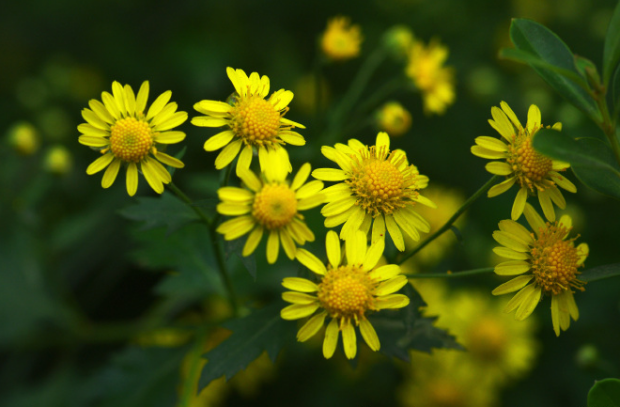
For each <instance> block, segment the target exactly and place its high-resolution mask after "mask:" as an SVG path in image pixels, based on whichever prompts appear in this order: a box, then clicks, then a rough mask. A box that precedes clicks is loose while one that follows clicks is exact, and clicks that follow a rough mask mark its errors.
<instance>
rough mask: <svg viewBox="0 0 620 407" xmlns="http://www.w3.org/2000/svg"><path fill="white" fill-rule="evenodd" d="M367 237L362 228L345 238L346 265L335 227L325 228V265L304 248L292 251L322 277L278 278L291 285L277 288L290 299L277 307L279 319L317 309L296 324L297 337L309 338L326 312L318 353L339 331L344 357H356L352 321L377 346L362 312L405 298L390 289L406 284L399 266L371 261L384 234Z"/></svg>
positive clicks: (397, 304)
mask: <svg viewBox="0 0 620 407" xmlns="http://www.w3.org/2000/svg"><path fill="white" fill-rule="evenodd" d="M366 242H367V239H366V235H365V234H364V233H363V232H361V231H357V233H356V234H355V237H354V238H352V239H349V240H347V242H346V243H345V245H346V247H345V256H344V258H345V259H346V265H345V264H343V263H342V259H343V256H342V253H341V248H340V239H338V235H337V234H336V232H334V231H331V230H330V231H329V232H327V237H326V240H325V247H326V250H327V259H328V261H329V263H328V265H327V266H325V264H324V263H323V261H321V260H319V259H318V258H317V257H316V256H315V255H313V254H312V253H310V252H308V251H307V250H305V249H298V251H297V260H299V262H300V263H301V264H303V265H304V266H306V267H308V268H309V269H310V270H311V271H312V272H314V273H315V274H317V275H318V276H320V278H321V282H320V283H318V284H316V283H314V282H312V281H310V280H306V279H304V278H298V277H289V278H285V279H284V281H283V282H282V285H283V286H284V287H286V288H288V289H290V290H293V291H287V292H285V293H283V294H282V299H284V301H287V302H290V303H291V304H292V305H289V306H287V307H286V308H284V309H282V312H281V316H282V318H283V319H287V320H295V319H301V318H305V317H309V316H310V315H312V314H314V313H315V312H316V311H317V310H318V311H319V313H318V314H316V315H314V316H313V317H312V318H310V319H309V320H308V321H307V322H306V323H305V324H304V325H303V326H302V327H301V329H300V330H299V332H298V333H297V340H298V341H300V342H304V341H306V340H308V339H310V338H311V337H312V336H314V335H315V334H316V333H317V332H318V331H319V330H320V329H321V328H322V327H323V325H324V323H325V318H327V317H328V316H329V317H330V318H331V322H330V323H329V324H328V325H327V329H326V331H325V340H324V342H323V356H325V358H326V359H329V358H331V357H332V355H333V354H334V352H335V351H336V346H337V345H338V337H339V336H340V332H342V342H343V346H344V353H345V355H346V357H347V358H348V359H353V358H354V357H355V355H356V353H357V339H356V334H355V326H359V329H360V332H361V334H362V337H363V338H364V341H365V342H366V344H368V346H369V347H370V349H372V350H373V351H377V350H379V348H380V347H381V344H380V342H379V337H378V336H377V333H376V332H375V329H374V328H373V326H372V324H371V323H370V322H369V321H368V319H367V318H366V315H367V314H368V313H370V312H373V311H380V310H382V309H395V308H402V307H405V306H407V305H408V304H409V298H408V297H407V296H406V295H404V294H395V293H396V291H398V290H400V289H401V288H402V287H403V286H404V285H406V284H407V278H406V277H405V276H404V275H402V274H400V271H401V270H400V267H399V266H398V265H396V264H389V265H385V266H381V267H376V265H377V263H378V262H379V259H380V258H381V256H382V255H383V250H384V248H385V243H384V242H383V240H378V241H376V242H374V243H373V244H372V245H371V246H370V247H369V248H368V247H367V245H366Z"/></svg>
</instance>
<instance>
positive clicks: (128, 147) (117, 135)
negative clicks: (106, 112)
mask: <svg viewBox="0 0 620 407" xmlns="http://www.w3.org/2000/svg"><path fill="white" fill-rule="evenodd" d="M153 144H154V141H153V131H152V130H151V127H150V126H149V124H148V123H147V122H145V121H142V120H138V119H136V118H135V117H127V118H125V119H120V120H118V121H116V123H114V124H113V125H112V128H111V129H110V149H111V150H112V153H113V154H114V156H115V157H118V158H120V159H121V160H123V161H127V162H135V163H137V162H140V160H142V159H143V158H144V157H146V156H147V155H148V153H149V152H150V151H151V148H152V147H153Z"/></svg>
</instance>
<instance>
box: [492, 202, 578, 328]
mask: <svg viewBox="0 0 620 407" xmlns="http://www.w3.org/2000/svg"><path fill="white" fill-rule="evenodd" d="M524 213H525V218H526V219H527V222H528V223H529V224H530V226H531V228H532V230H533V231H534V232H533V233H532V232H530V231H528V230H527V229H526V228H525V227H523V226H521V225H520V224H518V223H517V222H515V221H513V220H503V221H501V222H500V223H499V228H500V230H497V231H495V232H493V238H494V239H495V240H496V241H497V242H498V243H500V244H501V245H502V247H496V248H495V249H493V251H494V252H495V253H496V254H498V255H500V256H502V257H505V258H508V259H510V260H508V261H505V262H503V263H500V264H498V265H497V266H495V273H496V274H498V275H501V276H518V277H515V278H513V279H512V280H510V281H508V282H507V283H504V284H502V285H500V286H499V287H497V288H496V289H495V290H493V295H501V294H507V293H512V292H515V291H518V292H517V294H515V296H514V297H513V298H512V300H510V302H509V303H508V304H507V305H506V308H505V309H504V311H505V312H512V311H515V310H516V315H515V316H516V318H517V319H519V320H523V319H525V318H527V317H528V316H529V315H530V314H531V313H532V312H533V311H534V309H535V308H536V306H537V305H538V303H539V302H540V300H541V299H542V296H543V295H550V296H551V319H552V321H553V330H554V331H555V334H556V335H558V336H559V335H560V329H562V330H563V331H565V330H567V329H568V327H569V326H570V318H571V317H572V318H573V319H574V320H575V321H576V320H577V319H578V318H579V310H578V309H577V304H576V303H575V299H574V297H573V291H572V289H573V288H574V289H577V290H580V291H584V288H583V285H584V284H585V283H584V282H583V281H580V280H579V279H578V278H577V276H578V275H579V272H578V271H577V270H578V268H579V267H582V266H583V262H584V261H585V259H586V257H587V256H588V253H589V249H588V245H587V244H585V243H581V244H580V245H579V246H577V247H575V245H574V241H575V239H576V238H577V237H573V238H571V239H568V235H569V233H570V231H571V229H572V220H571V218H570V217H569V216H568V215H564V216H562V217H561V218H560V221H559V222H553V223H549V222H547V223H545V222H544V221H543V219H542V218H541V217H540V215H539V214H538V213H537V212H536V210H535V209H534V208H533V207H532V206H531V205H530V204H526V205H525V210H524Z"/></svg>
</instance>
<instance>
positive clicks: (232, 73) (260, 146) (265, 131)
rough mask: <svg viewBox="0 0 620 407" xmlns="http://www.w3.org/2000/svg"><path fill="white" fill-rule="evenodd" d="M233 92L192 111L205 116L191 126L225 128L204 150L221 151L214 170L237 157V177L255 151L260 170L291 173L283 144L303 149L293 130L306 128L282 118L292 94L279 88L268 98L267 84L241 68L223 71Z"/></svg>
mask: <svg viewBox="0 0 620 407" xmlns="http://www.w3.org/2000/svg"><path fill="white" fill-rule="evenodd" d="M226 73H227V74H228V78H229V79H230V81H231V82H232V84H233V86H234V88H235V93H234V94H233V95H232V96H231V97H230V98H228V101H227V102H219V101H214V100H203V101H200V102H198V103H196V104H195V105H194V109H196V110H197V111H198V112H200V113H202V114H204V115H205V116H197V117H194V118H193V119H192V124H193V125H195V126H201V127H222V126H226V127H227V129H226V130H224V131H222V132H220V133H218V134H216V135H214V136H212V137H211V138H209V139H208V140H207V141H206V142H205V144H204V149H205V150H206V151H216V150H219V149H222V151H221V152H220V153H219V155H218V156H217V158H216V159H215V168H216V169H218V170H221V169H222V168H224V167H226V166H227V165H228V164H230V163H231V162H232V161H233V160H234V159H235V158H236V157H237V155H238V156H239V160H238V161H237V175H239V174H240V173H241V172H243V171H245V170H248V169H249V168H250V165H251V164H252V156H253V154H254V149H256V150H257V151H258V159H259V162H260V167H261V171H263V172H264V171H267V167H268V166H274V165H277V166H282V167H284V168H285V169H286V170H287V171H288V172H291V171H292V167H291V163H290V160H289V156H288V153H287V151H286V149H284V148H283V146H284V145H285V144H287V143H288V144H291V145H294V146H303V145H304V144H305V143H306V141H305V140H304V138H303V137H302V135H301V134H299V133H297V132H295V131H293V129H294V128H295V127H299V128H302V129H304V128H305V127H304V126H303V125H301V124H299V123H296V122H294V121H292V120H288V119H286V118H285V117H284V115H285V114H286V113H287V112H288V110H289V107H288V104H289V103H290V102H291V100H293V92H291V91H289V90H284V89H280V90H278V91H276V92H274V93H272V94H271V96H269V98H267V95H268V94H269V89H270V86H271V85H270V81H269V78H268V77H267V76H265V75H263V76H262V77H261V76H259V75H258V73H256V72H252V74H250V76H249V77H248V76H247V75H246V73H245V72H244V71H243V70H241V69H236V70H235V69H233V68H230V67H228V68H226Z"/></svg>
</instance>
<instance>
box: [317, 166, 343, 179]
mask: <svg viewBox="0 0 620 407" xmlns="http://www.w3.org/2000/svg"><path fill="white" fill-rule="evenodd" d="M312 176H313V177H314V178H316V179H320V180H321V181H344V180H346V179H347V178H349V175H348V174H347V173H345V172H344V171H343V170H338V169H335V168H317V169H316V170H314V171H312Z"/></svg>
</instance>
